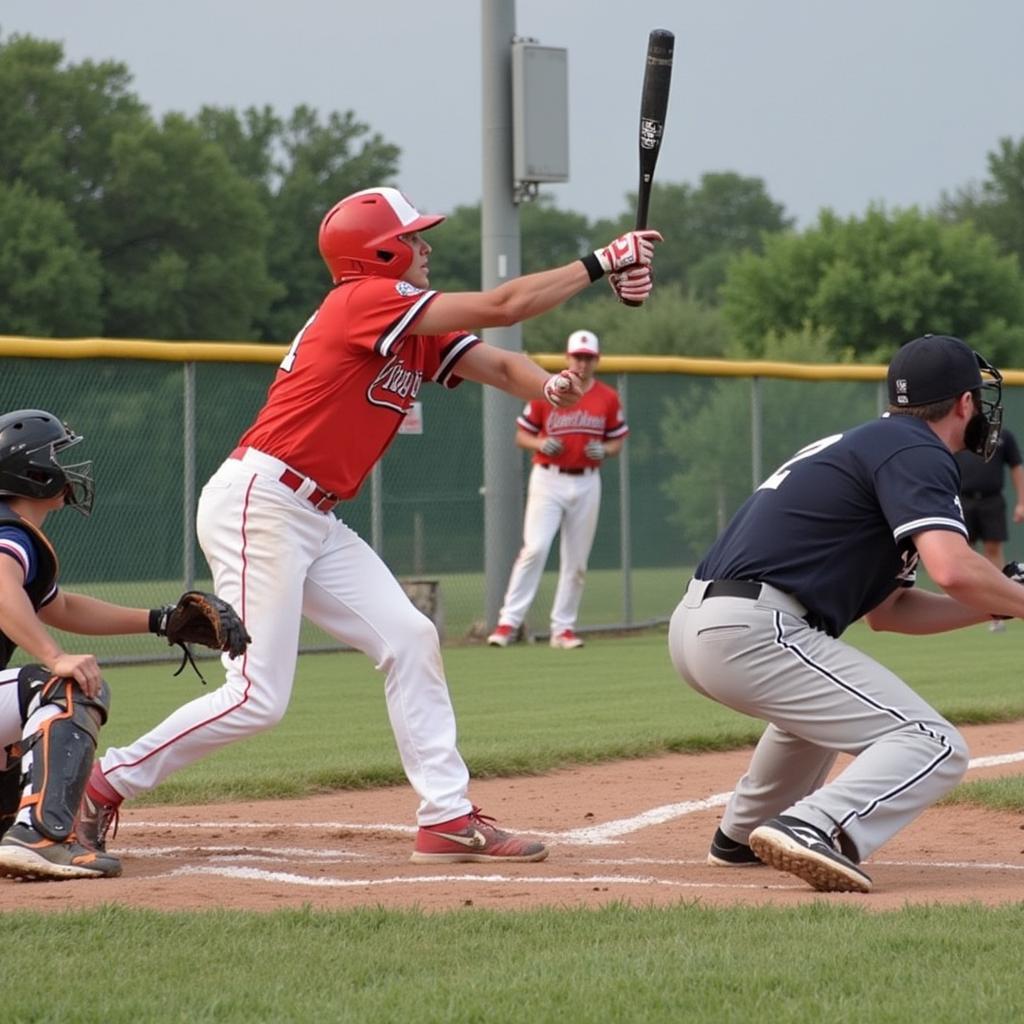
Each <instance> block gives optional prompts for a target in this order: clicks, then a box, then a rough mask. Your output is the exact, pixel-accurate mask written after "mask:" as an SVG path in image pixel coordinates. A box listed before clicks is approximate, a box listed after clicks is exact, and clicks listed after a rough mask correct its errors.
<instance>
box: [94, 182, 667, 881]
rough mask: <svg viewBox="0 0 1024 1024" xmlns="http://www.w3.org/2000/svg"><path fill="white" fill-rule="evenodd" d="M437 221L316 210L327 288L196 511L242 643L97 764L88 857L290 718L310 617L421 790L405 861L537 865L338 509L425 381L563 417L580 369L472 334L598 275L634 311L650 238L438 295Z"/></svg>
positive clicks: (425, 630) (383, 573)
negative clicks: (213, 677) (172, 779)
mask: <svg viewBox="0 0 1024 1024" xmlns="http://www.w3.org/2000/svg"><path fill="white" fill-rule="evenodd" d="M443 219H444V218H443V217H441V216H436V215H423V214H420V213H419V212H418V211H417V210H416V209H415V208H414V207H413V206H412V204H411V203H410V202H409V201H408V199H406V197H405V196H403V195H402V194H401V193H400V192H398V191H397V190H396V189H393V188H375V189H368V190H365V191H363V192H357V193H355V194H354V195H351V196H347V197H346V198H345V199H343V200H341V202H339V203H338V204H337V205H336V206H335V207H334V208H333V209H331V210H330V211H329V212H328V213H327V215H326V216H325V217H324V219H323V222H322V224H321V226H320V235H319V245H320V252H321V255H322V256H323V258H324V260H325V262H326V263H327V266H328V268H329V270H330V272H331V276H332V278H333V280H334V287H333V288H332V289H331V290H330V291H329V292H328V294H327V296H326V298H325V299H324V301H323V303H322V305H321V306H320V308H319V309H318V310H317V311H316V312H315V313H314V314H313V316H312V317H310V319H309V321H308V322H307V323H306V325H305V326H304V327H303V328H302V330H301V331H299V333H298V335H297V336H296V338H295V341H294V342H293V343H292V346H291V348H290V349H289V351H288V353H287V355H286V356H285V358H284V360H283V361H282V363H281V366H280V368H279V370H278V373H277V375H276V377H275V379H274V382H273V384H272V385H271V387H270V391H269V393H268V396H267V401H266V404H265V405H264V406H263V408H262V409H261V410H260V412H259V414H258V415H257V417H256V420H255V422H254V423H253V425H252V426H251V427H250V428H249V429H248V430H247V431H246V432H245V434H244V435H243V437H242V439H241V441H240V442H239V446H238V447H237V448H236V449H235V451H234V452H232V453H231V456H230V457H229V458H228V459H227V460H226V461H225V462H224V464H223V465H222V466H221V467H220V469H218V470H217V472H216V473H215V474H214V476H213V477H212V479H211V480H210V481H209V482H208V483H207V485H206V487H205V488H204V489H203V492H202V496H201V498H200V501H199V512H198V533H199V541H200V544H201V545H202V548H203V552H204V553H205V555H206V559H207V561H208V562H209V564H210V567H211V569H212V570H213V576H214V580H215V583H216V590H217V593H218V594H219V595H220V596H222V597H224V598H226V599H227V600H229V601H232V602H233V603H235V604H236V606H237V607H238V608H239V610H240V611H241V613H242V618H243V620H244V622H245V625H246V628H247V629H248V631H249V633H250V634H252V636H253V637H254V640H253V643H252V645H251V646H250V648H249V651H248V653H247V654H246V656H245V658H244V659H242V660H241V661H240V662H239V663H238V664H229V665H228V666H227V679H226V682H225V683H224V685H223V686H222V687H221V688H220V689H219V690H217V691H216V692H213V693H210V694H207V695H204V696H202V697H200V698H199V699H198V700H195V701H193V702H191V703H190V704H187V705H186V706H184V707H182V708H180V709H179V710H178V711H176V712H174V713H173V714H172V715H171V716H170V717H169V718H168V719H166V720H165V721H164V722H162V723H160V724H159V725H158V726H156V728H154V729H153V730H152V731H151V732H149V733H147V734H146V735H145V736H143V737H141V738H140V739H138V740H136V741H135V742H134V743H132V744H130V745H129V746H127V747H120V748H114V749H111V750H108V751H107V753H106V754H105V755H104V757H103V758H102V760H101V761H100V762H97V765H96V767H95V768H94V770H93V773H92V776H91V779H90V782H89V786H88V792H87V797H86V800H85V802H84V803H83V812H82V835H83V837H86V838H87V839H88V840H89V842H90V843H91V844H92V845H94V846H96V847H98V848H102V846H103V843H104V840H105V835H106V831H107V829H108V827H109V824H110V822H111V820H112V817H113V815H114V812H115V811H116V809H117V806H118V805H119V803H120V802H121V800H122V799H123V798H124V797H132V796H135V795H136V794H137V793H141V792H143V791H144V790H147V789H149V788H151V787H152V786H155V785H156V784H157V783H159V782H160V781H161V780H162V779H164V778H166V777H167V776H168V775H169V774H170V773H171V772H173V771H176V770H177V769H179V768H183V767H185V766H186V765H188V764H191V763H192V762H194V761H195V760H197V759H198V758H200V757H203V756H204V755H206V754H209V753H212V752H213V751H215V750H217V749H218V748H219V747H221V746H223V745H224V744H226V743H230V742H232V741H233V740H236V739H241V738H242V737H245V736H249V735H251V734H253V733H255V732H258V731H259V730H261V729H266V728H269V727H270V726H272V725H274V724H275V723H276V722H277V721H278V720H279V719H280V718H281V716H282V715H283V714H284V712H285V709H286V707H287V705H288V701H289V698H290V695H291V689H292V683H293V678H294V673H295V663H296V657H297V647H298V638H299V625H300V621H301V618H302V616H303V615H306V616H307V617H308V618H309V619H310V620H311V621H313V622H315V623H316V624H317V625H318V626H320V627H321V628H323V629H325V630H326V631H327V632H328V633H330V634H331V635H332V636H334V637H336V638H337V639H339V640H341V641H343V642H344V643H346V644H348V645H350V646H353V647H356V648H358V649H359V650H361V651H363V652H364V653H365V654H367V655H368V656H369V657H370V658H371V659H372V660H373V663H374V664H375V665H376V666H377V667H378V668H380V669H381V670H382V671H383V672H384V674H385V678H384V694H385V699H386V701H387V708H388V715H389V717H390V721H391V726H392V729H393V731H394V734H395V739H396V742H397V745H398V752H399V755H400V757H401V760H402V765H403V768H404V770H405V773H406V775H407V777H408V778H409V781H410V782H411V783H412V786H413V788H414V789H415V790H416V792H417V793H418V794H419V796H420V804H419V810H418V822H419V825H420V828H419V830H418V832H417V837H416V843H415V849H414V852H413V859H414V860H418V861H441V862H449V861H450V862H454V861H490V860H511V861H535V860H541V859H542V858H543V857H545V856H546V855H547V849H546V848H545V847H544V846H543V845H542V844H541V843H538V842H528V841H526V840H523V839H520V838H517V837H516V836H512V835H510V834H508V833H507V832H504V831H502V830H500V829H498V828H496V827H495V826H494V825H493V824H492V820H491V819H488V818H485V817H484V816H482V815H481V814H480V813H479V811H478V809H477V808H476V807H474V806H473V804H472V803H471V802H470V800H469V799H468V796H467V791H468V785H469V775H468V772H467V770H466V766H465V764H464V762H463V760H462V758H461V756H460V755H459V752H458V750H457V748H456V735H455V734H456V730H455V717H454V714H453V711H452V706H451V702H450V699H449V695H448V688H447V683H446V681H445V677H444V670H443V666H442V663H441V651H440V645H439V642H438V636H437V630H436V629H435V628H434V625H433V623H432V622H431V621H430V620H429V619H428V618H427V617H426V616H424V615H423V614H421V613H420V612H419V611H417V610H416V609H415V608H414V607H413V605H412V604H411V602H410V601H409V599H408V597H407V596H406V594H405V592H404V591H403V590H402V588H401V586H400V584H399V583H398V581H397V580H396V579H395V578H394V576H393V575H392V574H391V572H390V571H389V570H388V568H387V567H386V566H385V565H384V563H383V562H382V561H381V560H380V558H379V557H378V556H377V555H376V554H375V552H374V551H373V550H372V549H371V548H370V547H369V545H368V544H366V543H365V542H364V541H363V540H362V539H361V538H360V537H358V536H357V535H356V534H355V533H354V532H353V531H352V530H351V529H350V528H349V527H348V526H346V525H345V523H344V522H343V521H342V520H340V519H337V518H335V516H334V515H332V514H331V513H332V510H333V508H334V506H335V505H336V504H337V502H338V501H340V500H344V499H347V498H351V497H353V496H354V495H355V494H356V492H357V491H358V489H359V486H360V484H361V483H362V481H363V479H364V478H365V477H366V475H367V474H368V473H369V472H370V470H371V468H372V467H373V465H374V463H375V462H376V461H377V460H378V459H379V458H380V457H381V455H382V454H383V453H384V451H385V449H386V448H387V447H388V445H389V444H390V443H391V441H392V439H393V438H394V436H395V434H396V432H397V431H398V427H399V425H400V424H401V422H402V418H403V416H404V415H405V413H406V411H407V410H408V409H409V408H410V406H411V405H412V402H413V400H414V399H415V398H416V395H417V392H418V390H419V388H420V385H421V383H422V382H423V381H425V380H426V381H432V382H434V383H436V384H440V385H442V386H444V387H454V386H455V385H457V384H458V383H459V382H460V380H461V379H462V378H467V379H470V380H475V381H478V382H480V383H482V384H490V385H492V386H494V387H497V388H500V389H502V390H503V391H507V392H509V393H510V394H513V395H516V396H518V397H520V398H523V399H527V400H532V399H537V400H540V401H546V402H550V403H551V404H552V405H553V406H557V407H563V406H566V405H571V404H573V403H574V402H576V401H577V400H578V399H579V398H580V397H581V390H580V386H579V383H578V380H577V378H576V377H575V375H573V374H571V373H569V372H568V371H563V372H562V373H561V374H555V375H552V376H549V375H548V374H546V373H545V372H544V371H542V370H541V369H540V368H539V367H538V366H537V365H536V364H535V363H533V362H532V361H531V360H530V359H528V358H527V357H526V356H525V355H522V354H515V353H511V352H506V351H504V350H502V349H498V348H495V347H492V346H489V345H485V344H482V343H481V342H480V340H479V339H478V338H477V337H476V336H475V335H473V334H472V333H470V332H469V331H467V330H465V329H464V327H465V325H466V324H473V325H476V326H478V327H488V326H501V325H508V324H513V323H516V322H518V321H520V320H524V319H526V318H528V317H533V316H536V315H538V314H540V313H543V312H545V311H546V310H549V309H552V308H554V307H555V306H557V305H559V304H560V303H562V302H564V301H565V300H566V299H569V298H571V297H572V296H573V295H576V294H577V293H578V292H581V291H582V290H583V289H584V288H586V287H587V286H588V285H589V284H590V283H591V282H592V281H594V280H596V279H597V278H599V277H601V276H602V275H604V274H605V273H610V274H611V277H610V280H611V283H612V287H613V289H614V290H615V291H616V294H618V295H619V296H620V297H623V298H630V299H634V300H637V301H642V300H643V299H645V298H646V297H647V295H648V293H649V292H650V289H651V275H650V269H649V264H650V261H651V258H652V255H653V243H654V242H655V241H657V240H659V239H660V237H661V236H660V235H659V234H658V233H657V232H656V231H631V232H629V233H627V234H625V235H623V236H622V237H620V238H618V239H616V240H615V241H614V242H612V243H611V244H610V245H609V246H608V247H607V248H605V249H602V250H599V251H598V252H596V253H592V254H588V255H587V256H585V257H583V259H581V260H574V261H573V262H572V263H569V264H566V265H565V266H562V267H557V268H555V269H552V270H546V271H542V272H540V273H537V274H531V275H528V276H526V277H521V278H516V279H514V280H511V281H507V282H505V283H503V284H501V285H499V286H498V287H497V288H493V289H491V290H489V291H486V292H463V293H458V294H441V293H439V292H436V291H433V290H431V289H430V287H429V262H430V261H429V257H430V252H431V247H430V245H429V244H428V243H427V241H426V239H425V238H424V236H423V232H425V231H426V230H427V229H429V228H432V227H434V226H435V225H437V224H439V223H440V222H441V221H442V220H443ZM343 663H344V662H343V660H341V659H339V661H338V662H337V664H338V665H339V666H340V665H342V664H343ZM326 721H327V720H326V719H325V723H326ZM324 727H325V728H329V725H328V724H325V726H324ZM296 756H301V752H299V751H297V752H296Z"/></svg>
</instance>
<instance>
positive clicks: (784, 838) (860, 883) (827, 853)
mask: <svg viewBox="0 0 1024 1024" xmlns="http://www.w3.org/2000/svg"><path fill="white" fill-rule="evenodd" d="M750 848H751V849H752V850H753V851H754V853H756V854H757V856H758V857H760V858H761V860H763V861H764V862H765V864H768V865H770V866H771V867H773V868H775V869H777V870H778V871H788V872H789V873H790V874H793V875H796V876H797V878H802V879H803V880H804V881H805V882H806V883H807V884H808V885H810V886H811V887H812V888H815V889H817V890H818V891H819V892H871V877H870V875H866V874H865V873H864V872H863V871H861V869H860V868H859V867H857V865H856V864H855V863H854V862H853V861H852V860H850V858H849V857H845V856H844V855H843V854H842V853H840V852H839V850H837V849H836V847H835V845H834V844H833V842H832V840H831V839H830V838H829V837H828V836H827V835H826V834H825V833H824V832H823V831H822V830H821V829H820V828H815V826H814V825H810V824H808V823H807V822H806V821H801V820H800V819H799V818H793V817H790V816H789V815H786V814H783V815H780V816H779V817H778V818H772V819H771V820H770V821H766V822H765V823H764V824H763V825H759V826H758V827H757V828H755V829H754V831H753V832H751V833H750Z"/></svg>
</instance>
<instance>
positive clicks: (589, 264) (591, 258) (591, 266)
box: [580, 252, 604, 281]
mask: <svg viewBox="0 0 1024 1024" xmlns="http://www.w3.org/2000/svg"><path fill="white" fill-rule="evenodd" d="M580 262H581V263H582V264H583V266H585V267H586V268H587V273H588V274H589V275H590V280H591V281H596V280H597V279H598V278H599V277H604V267H602V266H601V261H600V260H599V259H598V258H597V254H596V253H592V252H589V253H587V255H586V256H584V257H582V258H581V259H580Z"/></svg>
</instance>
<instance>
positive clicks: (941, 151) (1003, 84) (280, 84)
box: [0, 0, 1024, 226]
mask: <svg viewBox="0 0 1024 1024" xmlns="http://www.w3.org/2000/svg"><path fill="white" fill-rule="evenodd" d="M488 2H491V0H488ZM509 2H512V0H509ZM515 10H516V31H517V33H518V34H519V35H521V36H526V37H531V38H534V39H536V40H537V41H538V42H540V43H542V44H544V45H546V46H557V47H565V48H566V49H567V50H568V51H569V98H570V176H571V180H570V181H569V182H568V183H566V184H559V185H552V186H547V187H546V189H545V190H546V191H550V192H551V194H552V195H553V196H554V197H555V199H556V201H557V204H558V205H559V206H560V207H562V208H564V209H568V210H574V211H578V212H580V213H584V214H586V215H587V216H588V217H591V218H595V217H601V216H614V215H616V214H618V213H620V212H622V211H623V210H624V209H625V198H624V197H625V194H626V193H627V192H629V191H631V190H634V189H635V187H636V179H637V155H636V150H637V143H636V132H637V120H638V105H639V94H640V83H641V79H642V74H643V58H644V53H645V49H646V43H647V35H648V32H649V31H650V30H651V29H652V28H666V29H670V30H671V31H673V32H674V33H675V35H676V57H675V68H674V75H673V83H672V98H671V101H670V104H669V116H668V123H667V126H666V132H665V143H664V147H663V150H662V153H661V158H660V162H659V164H658V172H657V178H658V180H660V181H665V182H668V181H671V182H684V181H685V182H690V183H694V184H695V183H697V182H698V181H699V178H700V175H701V174H703V173H705V172H707V171H719V170H730V171H737V172H739V173H741V174H744V175H751V176H755V177H760V178H763V179H764V181H765V183H766V185H767V188H768V191H769V193H770V195H771V196H772V197H773V198H774V199H775V200H776V201H778V202H781V203H782V204H783V205H784V206H785V208H786V211H787V213H789V214H790V215H791V216H795V217H796V218H797V219H798V223H799V224H800V225H801V226H806V225H808V224H810V223H812V222H813V221H814V220H815V219H816V218H817V214H818V211H819V210H820V209H821V208H822V207H830V208H832V209H833V210H835V211H836V212H838V213H840V214H842V215H851V214H861V213H863V212H864V211H865V210H866V209H867V206H868V204H869V203H870V202H873V201H877V202H884V203H885V204H886V205H887V206H888V207H890V208H893V207H906V206H909V205H912V204H916V205H919V206H922V207H928V206H931V205H933V204H934V203H936V201H937V200H938V199H939V197H940V194H941V193H942V192H943V191H944V190H946V191H952V190H954V189H956V188H958V187H960V186H963V185H965V184H967V183H968V182H970V181H979V180H981V179H982V178H983V177H984V176H985V173H986V154H987V153H988V152H989V151H991V150H992V149H994V148H995V146H996V144H997V141H998V139H999V138H1000V137H1001V136H1011V137H1013V138H1020V137H1021V136H1024V60H1022V59H1021V47H1022V44H1024V2H1022V0H857V2H856V3H854V2H852V0H845V2H844V0H773V2H771V3H768V2H764V0H701V2H699V3H698V2H694V0H689V2H688V0H515ZM0 33H2V34H3V37H5V38H6V37H7V36H9V35H11V34H14V33H26V34H30V35H34V36H38V37H41V38H44V39H56V40H61V41H62V42H63V43H64V47H65V54H66V57H67V59H68V60H69V61H70V62H78V61H80V60H84V59H86V58H90V59H94V60H101V59H116V60H120V61H122V62H124V63H125V64H126V65H127V66H128V68H129V70H130V71H131V73H132V75H133V77H134V87H135V90H136V92H137V94H138V95H139V96H140V98H141V99H142V100H143V101H144V102H145V103H147V104H148V105H149V106H150V108H151V109H152V111H153V113H154V114H156V115H158V116H159V115H161V114H163V113H165V112H167V111H170V110H180V111H185V112H186V113H190V114H191V113H194V112H195V111H196V110H198V108H199V107H200V106H201V105H203V104H212V105H216V106H225V107H235V108H237V109H243V108H245V107H247V106H252V105H256V106H260V105H263V104H269V105H271V106H272V107H274V108H275V109H276V110H277V111H278V112H279V113H289V112H290V111H291V110H292V108H293V107H295V106H296V105H298V104H300V103H306V104H309V105H311V106H313V107H315V108H317V109H318V110H320V111H321V112H322V113H324V114H326V113H328V112H329V111H331V110H342V111H344V110H352V111H353V112H354V113H355V115H356V117H357V118H358V119H359V120H360V121H363V122H364V123H366V124H368V125H369V126H370V127H371V128H372V129H373V130H374V131H376V132H379V133H380V134H381V135H382V136H383V137H384V138H385V139H386V140H387V141H389V142H392V143H394V144H396V145H397V146H399V147H400V149H401V150H402V160H401V167H400V175H399V179H400V180H399V184H400V185H401V187H402V188H403V189H404V191H405V192H406V193H407V194H408V195H409V196H410V198H412V200H413V201H414V202H415V203H416V204H417V205H418V206H420V207H421V208H423V209H431V210H436V211H438V212H448V211H449V210H451V209H452V208H453V207H454V206H456V205H458V204H460V203H475V202H478V201H479V199H480V195H481V171H480V146H481V142H480V139H481V131H480V119H481V111H480V98H479V96H480V79H481V67H480V64H481V61H480V34H481V0H432V2H424V0H418V2H412V0H378V2H370V3H356V2H352V0H288V2H286V3H275V4H269V3H268V4H261V3H254V2H252V0H247V2H244V3H243V2H241V0H173V2H171V3H152V2H150V0H0ZM659 226H661V225H659Z"/></svg>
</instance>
